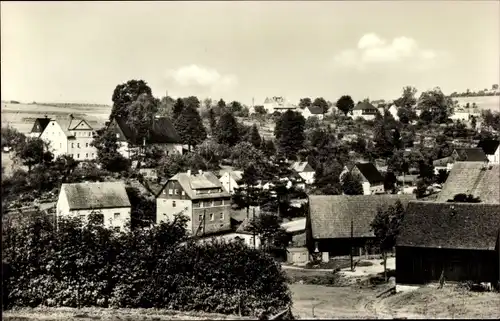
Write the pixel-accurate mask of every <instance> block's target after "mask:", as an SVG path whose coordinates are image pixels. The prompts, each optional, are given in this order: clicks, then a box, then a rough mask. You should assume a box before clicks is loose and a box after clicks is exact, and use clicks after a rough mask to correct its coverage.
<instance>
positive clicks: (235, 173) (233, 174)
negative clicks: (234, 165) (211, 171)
mask: <svg viewBox="0 0 500 321" xmlns="http://www.w3.org/2000/svg"><path fill="white" fill-rule="evenodd" d="M227 173H228V175H229V176H230V177H232V178H233V179H234V180H235V181H236V182H238V181H240V180H241V178H242V175H243V171H230V172H227Z"/></svg>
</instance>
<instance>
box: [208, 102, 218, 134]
mask: <svg viewBox="0 0 500 321" xmlns="http://www.w3.org/2000/svg"><path fill="white" fill-rule="evenodd" d="M208 124H209V126H210V132H211V133H212V135H213V134H214V133H215V129H216V127H217V120H216V119H215V112H214V109H213V108H210V109H208Z"/></svg>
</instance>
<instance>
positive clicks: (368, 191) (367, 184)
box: [362, 182, 372, 195]
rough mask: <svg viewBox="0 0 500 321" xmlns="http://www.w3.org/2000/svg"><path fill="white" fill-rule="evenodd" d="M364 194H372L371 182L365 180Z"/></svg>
mask: <svg viewBox="0 0 500 321" xmlns="http://www.w3.org/2000/svg"><path fill="white" fill-rule="evenodd" d="M362 185H363V195H371V194H372V191H371V189H370V183H368V182H363V183H362Z"/></svg>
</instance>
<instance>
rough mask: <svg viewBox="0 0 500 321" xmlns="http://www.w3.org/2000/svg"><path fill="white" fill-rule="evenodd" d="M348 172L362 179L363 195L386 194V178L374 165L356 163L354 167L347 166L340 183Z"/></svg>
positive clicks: (341, 175) (341, 174)
mask: <svg viewBox="0 0 500 321" xmlns="http://www.w3.org/2000/svg"><path fill="white" fill-rule="evenodd" d="M347 172H350V173H351V174H354V175H359V176H360V177H361V185H363V195H372V194H384V193H385V189H384V177H383V176H382V174H380V172H379V171H378V169H377V167H376V166H375V165H373V164H372V163H355V164H354V165H350V166H345V167H344V170H343V171H342V173H340V181H342V178H343V176H344V174H345V173H347Z"/></svg>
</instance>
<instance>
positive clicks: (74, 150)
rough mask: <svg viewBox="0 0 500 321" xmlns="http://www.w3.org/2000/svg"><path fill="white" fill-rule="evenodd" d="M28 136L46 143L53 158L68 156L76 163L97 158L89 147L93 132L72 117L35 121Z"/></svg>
mask: <svg viewBox="0 0 500 321" xmlns="http://www.w3.org/2000/svg"><path fill="white" fill-rule="evenodd" d="M40 131H41V133H40V134H39V135H38V133H39V132H40ZM30 136H32V137H39V138H40V139H42V140H44V141H45V142H47V143H48V144H49V146H50V149H51V152H52V153H53V154H54V157H58V156H61V155H70V156H72V157H73V158H74V159H75V160H77V161H85V160H94V159H96V158H97V149H96V148H95V147H92V146H91V143H92V141H93V139H94V136H95V130H94V129H93V128H92V126H90V125H89V123H88V122H87V121H86V120H85V119H81V118H75V117H73V115H69V117H68V118H54V119H47V118H45V119H37V120H36V121H35V124H34V125H33V129H32V131H31V133H30Z"/></svg>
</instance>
